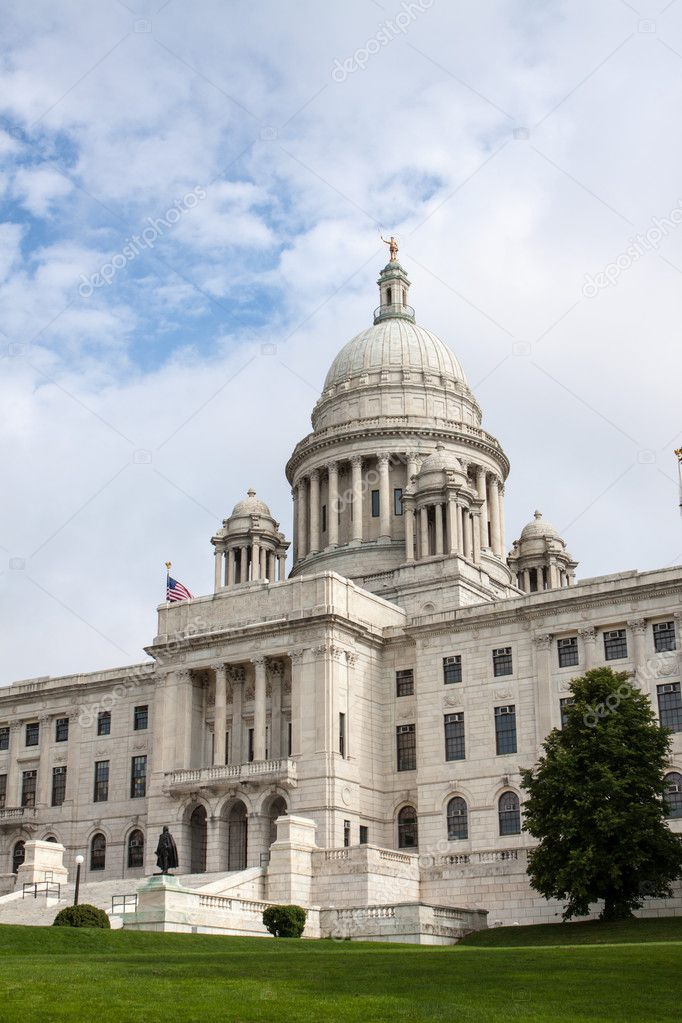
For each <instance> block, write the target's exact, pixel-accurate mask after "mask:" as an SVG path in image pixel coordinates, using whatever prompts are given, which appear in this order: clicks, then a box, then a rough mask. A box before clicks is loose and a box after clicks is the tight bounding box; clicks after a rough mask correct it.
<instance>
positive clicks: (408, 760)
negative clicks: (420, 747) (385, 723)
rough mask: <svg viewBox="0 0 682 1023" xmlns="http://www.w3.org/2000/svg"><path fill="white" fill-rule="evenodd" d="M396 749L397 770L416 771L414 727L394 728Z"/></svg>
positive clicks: (415, 736)
mask: <svg viewBox="0 0 682 1023" xmlns="http://www.w3.org/2000/svg"><path fill="white" fill-rule="evenodd" d="M395 731H396V747H397V751H398V770H399V771H416V769H417V734H416V731H415V726H414V725H398V727H397V728H396V730H395Z"/></svg>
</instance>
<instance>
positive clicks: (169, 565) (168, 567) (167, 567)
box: [166, 561, 172, 573]
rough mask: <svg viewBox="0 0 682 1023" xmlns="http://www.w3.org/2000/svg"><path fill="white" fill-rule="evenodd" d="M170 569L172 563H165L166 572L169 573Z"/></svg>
mask: <svg viewBox="0 0 682 1023" xmlns="http://www.w3.org/2000/svg"><path fill="white" fill-rule="evenodd" d="M171 567H172V562H171V561H167V562H166V571H167V572H169V573H170V570H171Z"/></svg>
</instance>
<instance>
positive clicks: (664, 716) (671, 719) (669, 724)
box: [656, 682, 682, 732]
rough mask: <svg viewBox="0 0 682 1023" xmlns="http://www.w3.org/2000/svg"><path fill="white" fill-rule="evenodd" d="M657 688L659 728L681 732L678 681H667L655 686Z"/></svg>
mask: <svg viewBox="0 0 682 1023" xmlns="http://www.w3.org/2000/svg"><path fill="white" fill-rule="evenodd" d="M656 689H657V690H658V716H659V718H660V722H661V728H669V729H670V730H671V731H672V732H682V696H681V695H680V683H679V682H669V683H667V684H666V685H663V686H656Z"/></svg>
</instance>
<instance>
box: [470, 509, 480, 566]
mask: <svg viewBox="0 0 682 1023" xmlns="http://www.w3.org/2000/svg"><path fill="white" fill-rule="evenodd" d="M472 527H473V536H474V552H473V558H474V561H475V563H476V564H477V565H480V563H481V513H480V511H479V510H477V511H476V512H475V514H474V516H473V520H472Z"/></svg>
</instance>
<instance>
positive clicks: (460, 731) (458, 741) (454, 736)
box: [444, 712, 464, 760]
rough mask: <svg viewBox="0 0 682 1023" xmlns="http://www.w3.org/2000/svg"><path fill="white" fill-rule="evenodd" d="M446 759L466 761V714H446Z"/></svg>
mask: <svg viewBox="0 0 682 1023" xmlns="http://www.w3.org/2000/svg"><path fill="white" fill-rule="evenodd" d="M444 722H445V759H446V760H464V714H463V713H462V712H460V713H458V714H446V715H445V718H444Z"/></svg>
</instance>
